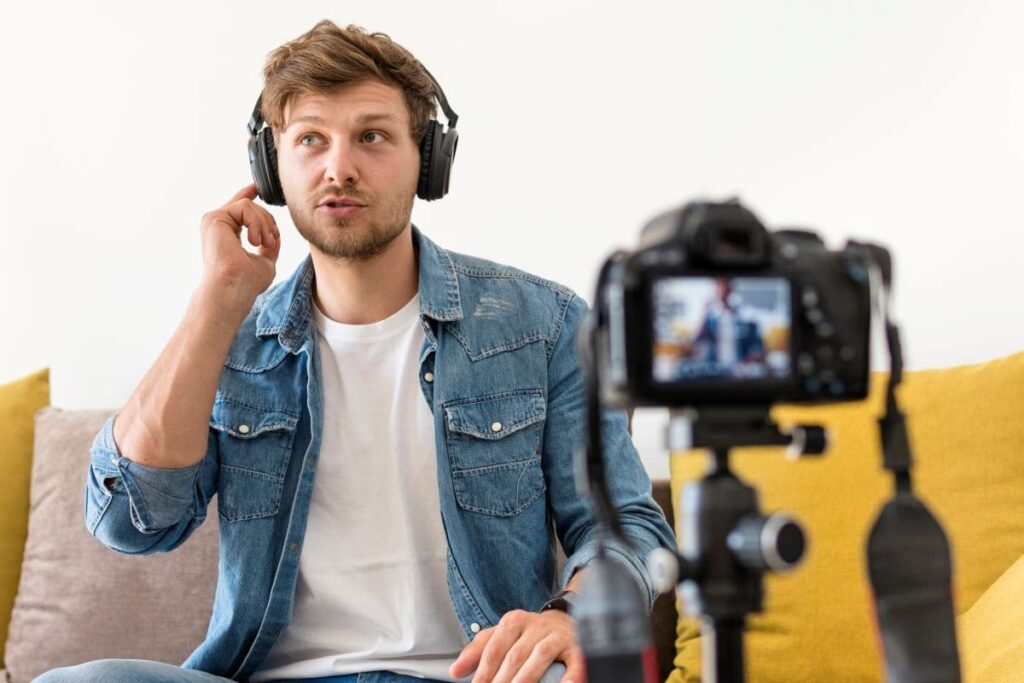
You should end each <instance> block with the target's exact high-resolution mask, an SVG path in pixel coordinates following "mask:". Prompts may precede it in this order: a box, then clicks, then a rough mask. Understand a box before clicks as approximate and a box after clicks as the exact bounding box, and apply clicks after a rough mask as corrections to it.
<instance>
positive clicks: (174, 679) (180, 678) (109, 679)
mask: <svg viewBox="0 0 1024 683" xmlns="http://www.w3.org/2000/svg"><path fill="white" fill-rule="evenodd" d="M563 675H565V666H564V665H563V664H561V663H560V662H555V663H554V664H553V665H552V666H551V667H550V668H548V670H547V671H546V672H544V676H543V677H542V678H541V680H540V683H559V681H561V680H562V676H563ZM230 680H231V679H229V678H222V677H220V676H214V675H213V674H208V673H205V672H203V671H195V670H193V669H184V668H182V667H178V666H174V665H173V664H164V663H163V662H151V661H148V660H144V659H98V660H96V661H94V662H88V663H86V664H80V665H78V666H69V667H64V668H61V669H54V670H52V671H48V672H46V673H45V674H43V675H42V676H38V677H37V678H36V679H35V680H34V681H33V682H32V683H228V682H229V681H230ZM275 683H437V682H436V681H433V680H431V679H427V678H416V677H415V676H404V675H402V674H396V673H393V672H391V671H368V672H366V673H359V674H345V675H341V676H325V677H321V678H301V679H299V678H294V679H293V678H290V679H287V680H283V679H282V680H280V681H276V682H275Z"/></svg>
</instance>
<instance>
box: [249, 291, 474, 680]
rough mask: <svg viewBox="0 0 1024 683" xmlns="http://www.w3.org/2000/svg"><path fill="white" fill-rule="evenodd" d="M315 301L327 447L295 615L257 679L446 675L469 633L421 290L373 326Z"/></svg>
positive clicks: (312, 508) (315, 488)
mask: <svg viewBox="0 0 1024 683" xmlns="http://www.w3.org/2000/svg"><path fill="white" fill-rule="evenodd" d="M313 309H314V318H315V321H316V326H317V340H318V344H319V350H320V359H321V366H322V368H321V369H322V377H321V382H322V384H321V386H322V387H323V414H324V427H323V441H322V444H321V450H320V460H319V464H318V465H317V472H316V480H315V483H314V486H313V497H312V500H311V502H310V508H309V522H308V526H307V528H306V535H305V541H304V544H303V548H302V555H301V556H300V558H299V576H298V583H297V586H296V590H295V609H294V614H293V618H292V621H291V623H290V624H289V626H288V628H287V629H285V631H284V633H282V634H281V637H280V638H279V640H278V641H277V643H275V645H274V647H273V648H272V649H271V650H270V652H269V653H268V655H267V657H266V659H265V660H264V661H263V662H262V664H261V666H260V669H259V671H258V672H257V673H255V674H254V675H253V676H252V677H251V680H253V681H257V682H259V681H270V680H273V679H278V678H311V677H318V676H330V675H340V674H349V673H358V672H362V671H376V670H389V671H394V672H396V673H400V674H406V675H410V676H421V677H426V678H436V679H439V680H445V681H450V680H452V679H451V677H450V676H449V675H448V667H449V666H451V663H452V662H453V661H455V658H456V657H457V656H458V654H459V652H460V651H461V650H462V648H463V647H464V646H465V645H466V644H467V643H468V642H469V641H468V640H467V639H466V637H465V635H464V634H463V631H462V628H461V627H460V626H459V622H458V620H457V619H456V617H455V612H454V610H453V608H452V603H451V598H450V597H449V595H448V584H447V579H446V567H447V559H446V550H447V542H446V540H445V533H444V527H443V525H442V522H441V504H440V500H439V497H438V485H437V469H436V468H437V458H436V455H435V442H434V420H433V415H432V413H431V411H430V406H429V405H427V401H426V398H425V397H424V396H423V392H422V390H421V389H420V380H419V377H418V374H419V357H420V348H421V346H422V344H423V339H424V333H423V329H422V328H421V326H420V322H419V295H418V294H417V295H416V296H414V297H413V299H412V300H411V301H410V302H409V303H408V304H406V305H405V306H404V307H403V308H402V309H401V310H399V311H398V312H396V313H394V314H393V315H391V316H390V317H388V318H386V319H384V320H381V321H379V322H375V323H370V324H368V325H349V324H343V323H339V322H335V321H334V320H331V319H330V318H328V317H326V316H325V315H324V314H323V312H321V311H320V309H319V307H317V306H316V305H314V307H313Z"/></svg>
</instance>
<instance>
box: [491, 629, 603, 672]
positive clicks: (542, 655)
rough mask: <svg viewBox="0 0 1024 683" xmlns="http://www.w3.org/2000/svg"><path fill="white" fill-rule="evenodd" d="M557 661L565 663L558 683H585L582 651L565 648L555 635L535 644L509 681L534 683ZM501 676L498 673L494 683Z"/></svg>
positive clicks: (577, 648)
mask: <svg viewBox="0 0 1024 683" xmlns="http://www.w3.org/2000/svg"><path fill="white" fill-rule="evenodd" d="M558 661H561V662H564V663H565V673H564V674H562V677H561V678H560V679H559V682H560V683H586V680H587V675H586V668H587V667H586V660H585V659H584V657H583V650H582V649H580V648H579V647H576V646H569V647H566V644H565V641H564V640H562V639H561V638H559V637H558V636H557V635H556V634H551V635H549V636H547V637H546V638H544V640H542V641H540V642H539V643H537V644H536V645H535V646H534V648H533V653H532V654H531V655H530V657H529V659H527V660H526V662H525V663H524V664H523V665H522V667H521V668H520V669H519V672H518V673H516V672H514V671H513V672H512V673H513V674H515V675H514V676H513V677H512V678H510V679H509V680H510V681H511V683H536V681H539V680H541V678H543V676H544V674H545V672H547V670H548V669H549V668H551V665H552V664H554V663H555V662H558ZM501 676H502V672H500V671H499V672H498V677H496V678H495V679H494V683H499V681H500V680H501Z"/></svg>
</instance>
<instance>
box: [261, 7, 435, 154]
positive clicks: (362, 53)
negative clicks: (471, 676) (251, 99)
mask: <svg viewBox="0 0 1024 683" xmlns="http://www.w3.org/2000/svg"><path fill="white" fill-rule="evenodd" d="M366 80H377V81H381V82H383V83H386V84H388V85H393V86H397V87H398V89H399V90H401V91H402V94H403V95H404V97H405V104H406V107H407V108H408V109H409V118H410V121H411V124H410V132H411V133H412V138H413V140H414V141H415V142H416V144H419V142H420V140H421V139H422V138H423V134H424V133H425V132H426V130H427V124H428V123H429V122H430V119H431V118H433V117H434V116H436V114H437V108H436V106H435V105H434V96H435V88H434V83H433V81H432V80H431V79H430V77H429V76H427V74H426V72H425V71H424V69H423V67H422V66H421V65H420V63H419V62H418V61H417V60H416V58H415V57H413V56H412V54H411V53H410V52H409V51H408V50H406V49H405V48H404V47H402V46H401V45H399V44H398V43H396V42H394V41H393V40H391V38H390V37H389V36H388V35H387V34H385V33H367V32H366V29H364V28H362V27H360V26H356V25H354V24H350V25H349V26H347V27H346V28H344V29H342V28H339V27H338V26H337V25H336V24H335V23H334V22H332V21H330V20H329V19H322V20H321V21H319V22H318V23H317V24H316V26H314V27H313V28H311V29H310V30H309V31H307V32H306V33H304V34H302V35H301V36H299V37H298V38H296V39H294V40H291V41H289V42H287V43H285V44H284V45H282V46H281V47H279V48H277V49H276V50H274V51H273V52H271V53H270V55H269V56H268V57H267V64H266V66H265V67H264V69H263V81H264V86H263V103H262V112H263V120H264V121H266V122H267V125H269V126H270V127H271V128H272V129H273V130H274V132H275V133H276V135H277V136H278V137H279V136H280V134H281V130H282V129H283V128H284V111H285V107H286V106H287V105H288V103H289V102H291V101H293V99H294V98H296V97H298V96H299V95H311V94H328V93H330V92H331V91H332V90H334V89H335V88H338V87H339V86H342V85H345V84H347V83H355V82H358V81H366Z"/></svg>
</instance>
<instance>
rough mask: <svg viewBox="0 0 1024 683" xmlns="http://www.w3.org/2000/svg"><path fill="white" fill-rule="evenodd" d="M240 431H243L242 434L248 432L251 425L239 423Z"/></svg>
mask: <svg viewBox="0 0 1024 683" xmlns="http://www.w3.org/2000/svg"><path fill="white" fill-rule="evenodd" d="M238 431H239V432H241V433H242V434H248V433H249V425H238Z"/></svg>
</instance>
